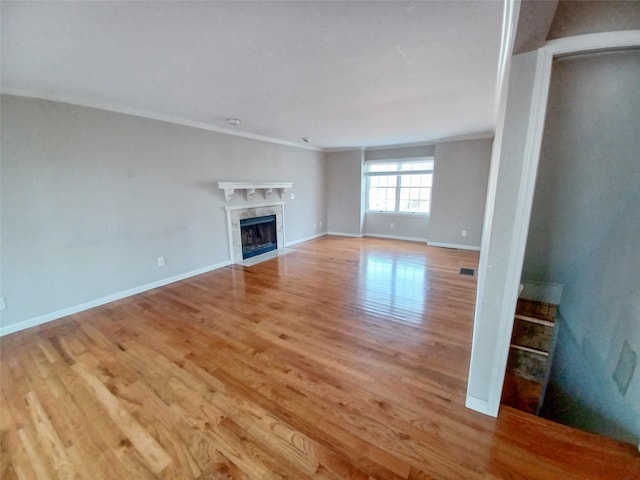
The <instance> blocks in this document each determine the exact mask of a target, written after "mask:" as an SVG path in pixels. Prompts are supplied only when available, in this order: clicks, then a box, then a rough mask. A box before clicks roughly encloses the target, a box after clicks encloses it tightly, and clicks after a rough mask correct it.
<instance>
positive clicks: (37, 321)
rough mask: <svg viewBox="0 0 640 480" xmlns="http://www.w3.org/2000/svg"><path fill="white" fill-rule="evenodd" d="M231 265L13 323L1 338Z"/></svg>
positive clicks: (0, 331)
mask: <svg viewBox="0 0 640 480" xmlns="http://www.w3.org/2000/svg"><path fill="white" fill-rule="evenodd" d="M229 265H231V262H230V261H229V260H225V261H224V262H220V263H216V264H214V265H209V266H206V267H203V268H198V269H196V270H191V271H190V272H185V273H181V274H178V275H174V276H172V277H167V278H163V279H162V280H158V281H156V282H151V283H147V284H145V285H140V286H139V287H134V288H130V289H128V290H123V291H122V292H117V293H113V294H111V295H107V296H106V297H101V298H96V299H95V300H90V301H88V302H85V303H81V304H79V305H74V306H72V307H67V308H63V309H62V310H57V311H55V312H51V313H47V314H45V315H40V316H38V317H34V318H30V319H28V320H23V321H21V322H17V323H12V324H9V325H6V326H3V327H0V337H3V336H5V335H9V334H10V333H15V332H19V331H20V330H25V329H27V328H31V327H36V326H38V325H42V324H44V323H48V322H51V321H53V320H57V319H59V318H62V317H66V316H68V315H73V314H74V313H79V312H83V311H85V310H89V309H90V308H94V307H99V306H100V305H105V304H107V303H110V302H115V301H116V300H121V299H123V298H127V297H131V296H133V295H137V294H138V293H142V292H146V291H148V290H153V289H154V288H158V287H163V286H165V285H169V284H170V283H175V282H179V281H180V280H185V279H187V278H191V277H195V276H196V275H202V274H203V273H207V272H211V271H213V270H217V269H219V268H223V267H227V266H229Z"/></svg>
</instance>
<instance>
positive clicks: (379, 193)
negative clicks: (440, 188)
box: [365, 158, 433, 214]
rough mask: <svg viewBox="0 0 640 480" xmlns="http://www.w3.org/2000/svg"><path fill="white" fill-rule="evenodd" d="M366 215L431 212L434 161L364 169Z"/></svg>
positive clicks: (390, 163)
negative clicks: (373, 213) (372, 213)
mask: <svg viewBox="0 0 640 480" xmlns="http://www.w3.org/2000/svg"><path fill="white" fill-rule="evenodd" d="M365 176H366V179H367V211H369V212H395V213H422V214H426V213H429V212H430V211H431V185H432V182H433V159H432V158H423V159H420V160H408V161H383V162H371V163H367V164H366V165H365Z"/></svg>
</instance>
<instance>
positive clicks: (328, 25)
mask: <svg viewBox="0 0 640 480" xmlns="http://www.w3.org/2000/svg"><path fill="white" fill-rule="evenodd" d="M502 9H503V3H502V2H500V1H471V2H463V1H444V2H435V1H420V2H402V1H393V2H391V1H389V2H376V1H374V2H368V1H366V2H365V1H358V2H356V1H352V2H334V1H315V2H266V1H262V2H239V1H232V2H68V3H67V2H42V3H40V2H7V1H3V2H2V19H1V21H2V24H1V27H2V52H1V53H2V91H3V92H6V93H14V94H20V95H28V96H35V97H42V98H50V99H57V100H63V101H68V102H71V103H78V104H84V105H92V106H98V107H102V108H108V109H113V110H118V111H125V112H132V113H143V114H148V115H149V116H151V117H155V118H166V119H173V120H176V121H178V122H182V123H191V124H196V125H201V126H208V127H210V128H213V129H231V128H232V127H230V126H229V125H227V123H226V118H228V117H237V118H240V119H242V124H241V125H240V126H239V127H233V128H234V131H237V132H242V133H249V134H252V135H258V136H265V137H270V138H273V139H278V140H280V141H284V142H293V143H299V144H302V141H301V137H310V138H311V140H312V145H313V146H315V147H317V148H345V147H370V146H378V145H393V144H406V143H420V142H429V141H433V140H437V139H442V138H448V137H455V136H465V135H474V134H482V133H491V132H492V131H493V129H494V121H495V119H494V105H495V90H496V76H497V66H498V57H499V48H500V34H501V22H502Z"/></svg>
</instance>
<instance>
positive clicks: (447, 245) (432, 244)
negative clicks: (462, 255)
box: [427, 240, 480, 252]
mask: <svg viewBox="0 0 640 480" xmlns="http://www.w3.org/2000/svg"><path fill="white" fill-rule="evenodd" d="M427 245H429V246H430V247H444V248H457V249H458V250H473V251H475V252H479V251H480V247H479V246H475V245H460V244H458V243H445V242H432V241H430V240H427Z"/></svg>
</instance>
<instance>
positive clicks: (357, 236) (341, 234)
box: [327, 232, 362, 238]
mask: <svg viewBox="0 0 640 480" xmlns="http://www.w3.org/2000/svg"><path fill="white" fill-rule="evenodd" d="M327 235H335V236H336V237H354V238H362V234H361V233H346V232H327Z"/></svg>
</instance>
